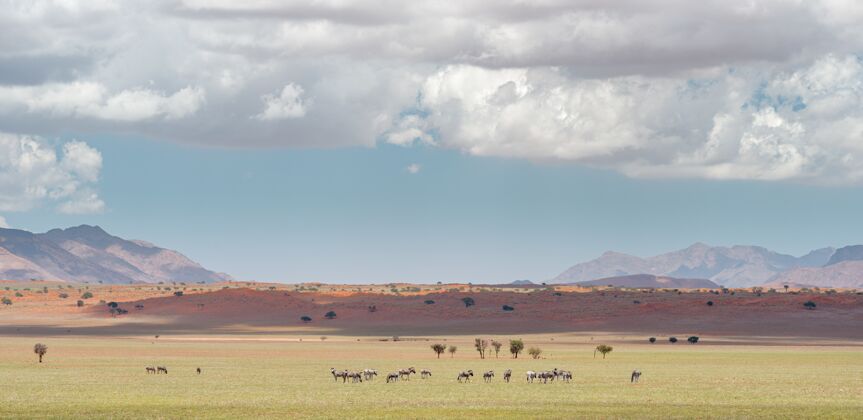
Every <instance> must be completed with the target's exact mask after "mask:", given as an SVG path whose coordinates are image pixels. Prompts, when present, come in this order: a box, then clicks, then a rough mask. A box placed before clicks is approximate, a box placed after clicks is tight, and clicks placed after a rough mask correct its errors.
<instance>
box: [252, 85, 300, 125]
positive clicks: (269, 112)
mask: <svg viewBox="0 0 863 420" xmlns="http://www.w3.org/2000/svg"><path fill="white" fill-rule="evenodd" d="M261 100H262V101H263V102H264V104H265V107H264V110H263V111H262V112H261V113H260V114H257V115H255V116H254V117H252V118H255V119H259V120H283V119H286V118H299V117H302V116H305V115H306V106H307V105H306V104H307V102H308V101H305V100H304V99H303V88H302V86H297V85H295V84H293V83H289V84H287V85H285V87H284V88H282V92H281V93H280V94H278V95H264V96H262V97H261Z"/></svg>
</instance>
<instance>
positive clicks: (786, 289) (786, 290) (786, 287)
mask: <svg viewBox="0 0 863 420" xmlns="http://www.w3.org/2000/svg"><path fill="white" fill-rule="evenodd" d="M782 287H784V288H785V293H788V285H787V284H786V285H784V286H782Z"/></svg>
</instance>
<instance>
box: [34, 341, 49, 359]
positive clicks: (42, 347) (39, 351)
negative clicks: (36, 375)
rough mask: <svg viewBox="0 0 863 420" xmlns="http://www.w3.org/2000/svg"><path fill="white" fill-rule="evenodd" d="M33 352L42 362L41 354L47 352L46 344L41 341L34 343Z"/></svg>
mask: <svg viewBox="0 0 863 420" xmlns="http://www.w3.org/2000/svg"><path fill="white" fill-rule="evenodd" d="M33 353H36V354H38V355H39V363H42V356H44V355H45V353H48V346H46V345H44V344H42V343H36V345H35V346H33Z"/></svg>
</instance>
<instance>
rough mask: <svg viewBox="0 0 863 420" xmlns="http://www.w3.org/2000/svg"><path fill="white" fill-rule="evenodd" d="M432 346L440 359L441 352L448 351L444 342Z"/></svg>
mask: <svg viewBox="0 0 863 420" xmlns="http://www.w3.org/2000/svg"><path fill="white" fill-rule="evenodd" d="M431 348H432V350H434V352H435V353H436V354H437V358H438V359H440V354H441V353H443V352H444V351H446V346H445V345H443V344H432V346H431Z"/></svg>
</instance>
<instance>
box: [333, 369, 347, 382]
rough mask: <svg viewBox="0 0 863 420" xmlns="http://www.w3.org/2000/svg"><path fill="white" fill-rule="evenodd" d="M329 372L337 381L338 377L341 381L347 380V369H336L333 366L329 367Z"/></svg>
mask: <svg viewBox="0 0 863 420" xmlns="http://www.w3.org/2000/svg"><path fill="white" fill-rule="evenodd" d="M330 373H332V374H333V379H334V380H335V381H336V382H338V381H339V378H342V383H344V382H347V380H348V371H347V370H336V369H335V368H330Z"/></svg>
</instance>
